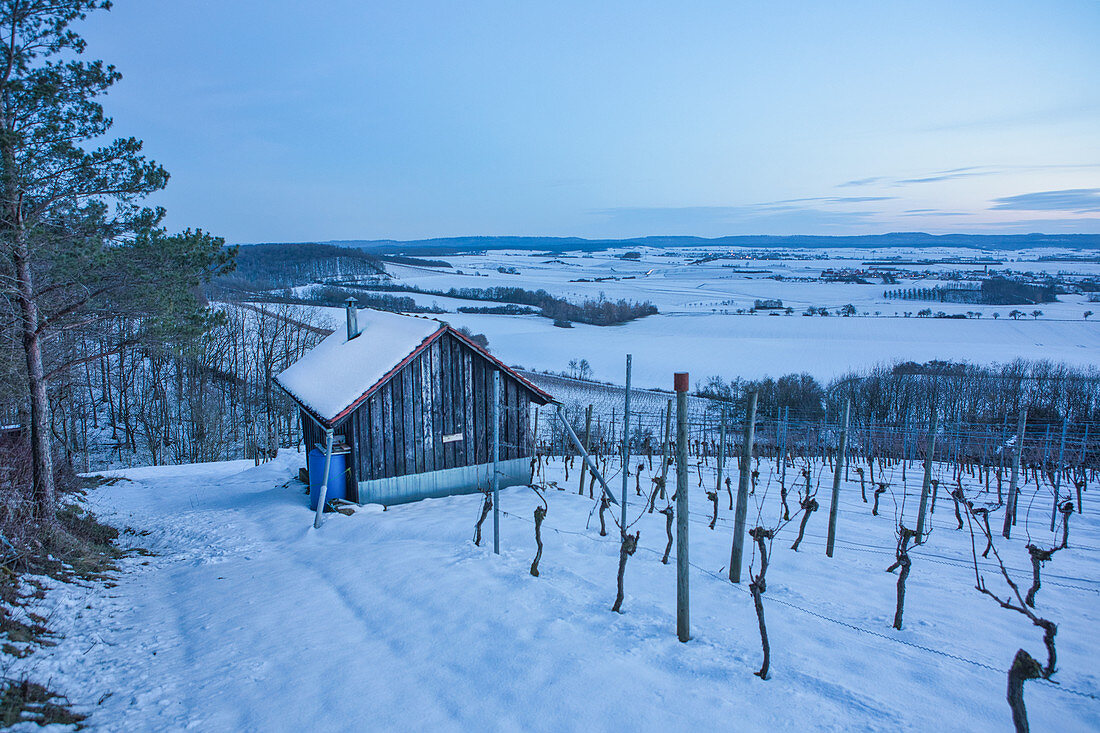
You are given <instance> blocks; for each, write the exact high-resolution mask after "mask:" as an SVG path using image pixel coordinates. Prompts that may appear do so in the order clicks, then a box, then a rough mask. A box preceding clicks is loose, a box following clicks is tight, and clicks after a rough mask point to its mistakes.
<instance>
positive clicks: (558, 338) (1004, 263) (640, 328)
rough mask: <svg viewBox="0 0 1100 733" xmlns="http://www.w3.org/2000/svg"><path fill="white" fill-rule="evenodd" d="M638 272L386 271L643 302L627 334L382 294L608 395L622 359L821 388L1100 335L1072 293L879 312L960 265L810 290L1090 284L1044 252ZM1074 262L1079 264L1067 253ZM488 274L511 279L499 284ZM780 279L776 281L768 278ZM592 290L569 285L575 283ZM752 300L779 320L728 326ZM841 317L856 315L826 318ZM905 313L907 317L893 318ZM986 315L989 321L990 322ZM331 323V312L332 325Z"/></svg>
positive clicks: (578, 261)
mask: <svg viewBox="0 0 1100 733" xmlns="http://www.w3.org/2000/svg"><path fill="white" fill-rule="evenodd" d="M633 251H637V252H638V253H639V255H640V259H638V260H626V259H622V257H621V256H622V255H623V254H625V253H626V252H627V250H625V249H612V250H607V251H603V252H595V253H564V254H547V253H532V252H529V251H489V252H487V253H484V254H471V255H456V256H447V257H446V258H445V259H446V260H447V261H448V262H450V263H451V264H452V265H453V266H454V267H453V268H452V269H438V268H425V267H415V266H407V265H392V264H391V265H387V269H388V270H389V272H390V273H391V275H392V276H393V278H394V281H395V282H398V283H402V284H406V285H412V286H416V287H418V288H422V289H425V290H433V291H446V290H447V289H449V288H452V287H453V288H487V287H496V286H511V287H521V288H525V289H528V290H537V289H540V288H541V289H544V290H546V291H547V292H549V293H551V294H552V295H555V296H559V297H564V298H568V299H569V300H571V301H574V302H579V301H582V300H585V299H596V298H599V297H601V295H602V296H604V297H606V298H608V299H611V300H618V299H620V298H624V299H627V300H635V301H645V300H648V301H651V302H653V303H654V305H656V306H657V307H658V309H659V310H660V313H659V314H658V315H655V316H650V317H648V318H644V319H641V320H638V321H634V322H631V323H627V324H623V325H619V326H611V327H595V326H585V325H583V324H575V327H574V328H572V329H563V328H557V327H555V326H554V325H553V324H552V323H551V321H549V320H548V319H546V318H542V317H539V316H494V315H479V314H463V313H457V312H456V311H457V308H458V307H460V306H475V307H476V306H480V307H484V306H494V305H500V304H499V303H488V302H483V301H466V300H457V299H454V298H448V297H440V296H435V295H424V294H410V293H396V294H397V295H402V296H408V297H412V298H414V299H415V300H416V301H417V302H418V304H420V305H429V306H430V305H433V304H434V305H437V306H439V307H440V308H443V309H445V310H447V311H448V313H447V314H444V315H440V316H438V317H439V318H441V319H444V320H447V321H448V322H450V323H452V324H453V325H455V326H466V327H469V328H471V329H472V330H474V331H475V332H480V333H484V334H486V336H488V338H489V345H490V348H491V349H492V350H493V351H494V353H495V354H497V355H498V356H499V357H501V358H502V359H503V360H504V361H505V362H507V363H509V364H518V365H522V366H524V367H527V368H529V369H540V370H550V371H554V372H558V371H562V370H565V369H566V368H567V365H568V362H569V361H570V360H572V359H578V358H585V359H587V360H588V361H589V363H590V364H591V366H592V368H593V376H594V377H595V378H596V379H601V380H609V381H615V382H617V383H622V381H623V368H624V366H623V365H624V357H625V355H626V354H627V353H631V354H633V357H634V362H633V363H634V378H635V384H637V385H639V386H645V387H663V388H668V387H670V386H671V379H672V374H673V373H674V372H677V371H688V372H690V373H691V374H692V377H693V378H694V379H696V380H704V379H706V378H707V377H709V376H714V375H721V376H723V377H725V378H730V377H734V376H740V377H742V378H759V377H763V376H772V377H777V376H780V375H783V374H787V373H791V372H809V373H811V374H813V375H814V376H815V377H817V378H819V379H826V380H827V379H829V378H832V377H835V376H838V375H840V374H843V373H845V372H847V371H849V370H852V369H861V368H866V367H869V366H873V365H876V364H880V363H893V362H894V361H897V360H912V361H918V362H923V361H928V360H931V359H944V360H966V361H970V362H974V363H991V362H1006V361H1011V360H1013V359H1016V358H1020V357H1023V358H1029V359H1050V360H1055V361H1064V362H1066V363H1069V364H1073V365H1078V366H1090V365H1093V364H1096V363H1097V361H1100V324H1098V322H1097V320H1096V319H1095V318H1094V319H1090V320H1088V321H1086V320H1084V318H1083V314H1084V312H1085V311H1087V310H1090V309H1091V310H1094V311H1100V308H1098V307H1097V306H1100V304H1098V303H1089V302H1088V300H1087V297H1086V296H1085V295H1083V294H1069V295H1062V296H1059V301H1060V302H1058V303H1046V304H1042V305H1041V306H1038V308H1039V310H1041V311H1042V313H1043V315H1042V316H1041V317H1039V318H1038V319H1034V318H1033V317H1032V316H1031V315H1027V316H1026V317H1024V318H1022V319H1020V320H1012V319H1010V318H1009V317H1008V314H1009V312H1011V311H1012V310H1014V309H1016V308H1018V309H1020V310H1022V311H1024V312H1025V313H1027V314H1030V313H1031V312H1032V311H1033V310H1035V308H1036V307H1035V306H976V305H967V304H951V303H934V302H929V301H902V300H888V299H885V298H884V297H883V291H884V290H888V289H894V288H914V287H915V288H932V287H935V286H937V285H944V284H947V283H948V282H949V281H947V280H944V279H943V278H944V277H945V273H956V272H963V273H969V275H968V276H972V277H973V279H975V280H976V279H978V278H980V277H981V276H983V273H984V266H982V265H965V264H952V263H948V264H934V265H899V266H900V267H902V268H904V269H905V270H906V271H907V272H910V273H913V274H914V278H915V279H902V280H901V282H900V283H899V284H897V285H886V284H883V283H882V282H881V281H880V280H878V279H874V278H872V279H871V280H872V284H866V285H864V284H850V283H836V282H822V281H820V280H817V281H811V280H816V279H817V278H818V277H819V276H820V275H821V273H822V271H824V270H826V269H859V268H862V269H864V270H866V269H868V265H866V264H865V263H869V262H875V261H881V260H883V259H884V258H887V257H902V258H907V259H911V260H927V259H941V260H942V259H947V258H978V257H988V258H992V259H995V260H999V261H1000V262H1001V264H996V265H991V266H990V268H991V270H995V271H998V272H1002V273H1003V272H1006V271H1012V272H1031V273H1050V274H1058V273H1073V274H1074V275H1073V277H1070V278H1069V279H1070V280H1073V279H1075V278H1077V279H1079V278H1081V277H1085V276H1088V277H1097V276H1100V264H1097V263H1093V262H1046V261H1042V262H1041V261H1038V258H1039V257H1040V256H1050V255H1054V254H1063V255H1064V254H1070V253H1068V252H1061V251H1056V250H1050V249H1043V250H1026V251H1020V252H998V251H990V252H982V251H979V250H970V249H946V248H945V249H930V248H926V249H919V248H917V249H912V250H908V249H905V248H892V249H883V250H873V249H867V250H858V249H839V250H816V249H815V250H779V251H775V252H770V253H761V252H753V251H747V250H746V251H736V252H733V253H732V255H731V256H730V257H729V258H726V259H716V260H712V261H707V262H701V263H700V262H699V260H700V259H702V258H704V257H706V256H713V255H715V254H716V253H719V252H720V250H719V249H718V248H713V247H711V248H704V247H700V248H691V249H681V248H676V249H667V250H663V249H659V248H653V247H639V248H636V249H635V250H633ZM1077 254H1080V253H1077ZM498 268H505V269H514V270H516V271H517V272H518V274H506V273H501V272H499V271H498ZM772 276H782V277H783V278H786V279H785V280H782V281H778V280H774V279H771V277H772ZM595 278H611V279H604V280H602V281H600V282H575V281H576V280H580V279H588V280H594V279H595ZM757 299H762V300H763V299H780V300H782V301H783V305H784V306H786V307H790V308H792V309H793V314H792V315H776V316H769V315H764V314H762V313H761V314H757V315H747V314H738V313H737V311H738V310H742V311H748V310H749V309H751V308H752V306H753V302H754V301H755V300H757ZM847 304H851V305H853V306H854V307H855V308H856V310H857V312H858V314H859V315H857V316H853V317H850V318H844V317H841V316H838V315H835V313H836V311H837V310H838V309H840V308H841V307H843V306H845V305H847ZM810 306H813V307H815V308H821V307H825V308H828V309H829V310H830V312H832V313H834V315H831V316H829V317H822V316H813V317H807V316H803V315H801V314H802V312H803V311H805V310H806V308H808V307H810ZM923 308H931V309H932V311H933V312H940V311H943V312H944V313H947V314H957V313H967V312H980V313H981V314H982V315H981V318H971V319H968V320H948V319H935V318H918V317H916V315H915V314H916V313H917V311H919V310H921V309H923ZM906 313H910V314H911V315H910V316H909V317H906V316H905V314H906ZM994 313H997V314H999V316H1000V317H999V318H998V319H996V320H995V319H994V317H993V314H994ZM342 319H343V316H342V315H341V314H339V313H333V323H334V324H335V325H339V323H341V322H342Z"/></svg>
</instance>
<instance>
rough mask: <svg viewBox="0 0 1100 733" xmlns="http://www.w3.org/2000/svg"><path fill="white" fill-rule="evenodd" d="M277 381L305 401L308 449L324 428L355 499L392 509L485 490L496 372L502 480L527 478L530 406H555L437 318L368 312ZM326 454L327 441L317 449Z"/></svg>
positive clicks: (531, 439)
mask: <svg viewBox="0 0 1100 733" xmlns="http://www.w3.org/2000/svg"><path fill="white" fill-rule="evenodd" d="M358 318H359V319H360V322H361V323H362V328H361V329H360V330H359V335H358V336H356V337H355V338H352V339H350V340H349V339H348V338H347V334H348V333H355V332H356V329H355V320H356V314H355V312H354V311H352V310H351V309H349V313H348V324H349V325H348V329H347V330H341V331H338V332H337V333H334V334H332V335H331V336H329V337H327V338H326V339H325V340H324V341H322V342H321V343H320V344H318V346H317V347H316V348H315V349H314V350H313V351H311V352H310V353H309V354H307V355H306V356H304V357H303V358H302V359H300V360H299V361H298V362H297V363H295V364H294V365H293V366H291V367H290V368H289V369H287V370H285V371H284V372H283V373H281V374H280V375H279V376H278V377H276V381H277V383H278V384H279V386H281V387H282V388H283V389H284V390H285V391H286V392H287V393H288V394H289V395H290V396H291V397H292V398H294V400H295V401H297V402H298V403H299V405H300V406H301V408H302V421H301V427H302V434H303V439H304V441H305V444H306V446H307V448H308V449H311V450H312V449H314V448H315V447H318V446H323V444H324V432H325V431H324V429H325V428H329V429H332V430H333V433H334V435H335V436H336V437H337V438H338V440H337V442H338V443H340V444H341V445H343V446H346V450H347V454H348V461H347V467H346V479H347V484H348V487H349V489H348V496H349V497H354V498H355V500H356V501H359V502H360V503H368V502H373V503H381V504H392V503H400V502H404V501H415V500H417V499H423V498H426V497H429V496H447V495H451V494H456V493H469V492H473V491H479V490H482V489H484V487H486V486H488V485H489V483H488V482H490V481H491V479H492V476H493V472H492V470H491V469H492V467H493V465H494V464H493V451H492V445H493V443H492V432H493V426H492V423H493V420H492V414H493V406H492V400H491V395H492V383H493V374H494V373H495V372H499V373H500V408H499V420H500V426H499V427H500V431H499V438H500V441H499V460H498V463H497V464H496V465H497V475H499V476H500V480H501V482H503V485H505V486H508V485H516V484H523V483H528V482H530V480H531V462H530V456H531V455H533V453H534V436H533V435H532V433H531V429H530V424H529V423H530V418H531V411H530V405H531V403H534V404H536V405H544V404H546V403H548V402H551V401H552V398H551V397H550V395H548V394H546V393H545V392H543V391H542V390H540V389H539V388H538V387H536V386H534V385H533V384H531V383H530V382H528V381H527V380H526V379H524V378H523V377H521V376H520V375H519V374H517V373H516V372H515V371H513V370H512V369H509V368H508V367H506V366H504V365H503V364H502V363H500V361H498V360H497V359H495V358H494V357H493V356H492V355H491V354H489V353H488V352H486V351H485V350H484V349H482V348H481V347H479V346H478V345H477V344H476V343H474V342H473V341H471V340H470V339H469V338H467V337H466V336H465V335H463V334H462V333H460V332H458V331H455V330H454V329H452V328H451V327H450V326H448V325H446V324H444V323H441V322H439V321H436V320H433V319H427V318H420V317H409V316H400V315H395V314H392V313H380V312H378V311H371V310H362V311H359V312H358ZM322 449H323V447H322Z"/></svg>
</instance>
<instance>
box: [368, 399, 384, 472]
mask: <svg viewBox="0 0 1100 733" xmlns="http://www.w3.org/2000/svg"><path fill="white" fill-rule="evenodd" d="M368 402H369V404H370V423H369V425H368V429H369V430H370V478H372V479H376V478H382V477H383V476H385V468H384V465H385V464H384V463H383V452H382V395H381V394H380V393H378V392H375V393H374V394H373V395H371V397H370V400H368Z"/></svg>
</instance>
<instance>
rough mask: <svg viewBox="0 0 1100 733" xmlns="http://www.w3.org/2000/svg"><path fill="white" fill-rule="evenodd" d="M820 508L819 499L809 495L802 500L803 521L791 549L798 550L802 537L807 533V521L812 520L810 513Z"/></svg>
mask: <svg viewBox="0 0 1100 733" xmlns="http://www.w3.org/2000/svg"><path fill="white" fill-rule="evenodd" d="M817 509H818V503H817V499H815V498H814V497H812V496H811V497H809V498H807V499H803V500H802V521H801V522H800V523H799V525H798V537H797V538H795V541H794V544H793V545H791V549H792V550H794V551H795V552H797V551H798V546H799V545H800V544H802V537H803V535H805V533H806V522H808V521H810V515H811V514H813V513H814V512H816V511H817Z"/></svg>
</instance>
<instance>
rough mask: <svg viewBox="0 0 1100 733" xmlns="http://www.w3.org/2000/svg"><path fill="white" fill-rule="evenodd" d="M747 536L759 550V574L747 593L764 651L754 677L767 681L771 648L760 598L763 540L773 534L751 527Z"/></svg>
mask: <svg viewBox="0 0 1100 733" xmlns="http://www.w3.org/2000/svg"><path fill="white" fill-rule="evenodd" d="M749 536H750V537H752V538H753V539H754V540H756V546H757V548H758V549H759V550H760V572H759V573H757V574H756V576H755V577H753V579H752V582H751V583H749V592H750V593H752V602H753V606H754V607H755V608H756V622H757V624H758V625H759V627H760V646H761V647H762V648H763V651H764V661H763V662H762V663H761V665H760V669H759V670H758V671H757V672H756V676H757V677H759V678H760V679H762V680H766V679H768V667H769V666H770V664H771V646H770V645H769V644H768V627H767V625H766V624H765V623H764V601H763V598H762V596H763V595H764V591H766V590H767V582H766V580H765V577H764V576H765V574H766V573H767V572H768V547H767V545H765V544H764V540H766V539H767V540H770V539H771V538H772V537H773V536H774V534H773V533H772V532H771V531H770V530H766V529H764V528H763V527H753V528H752V529H751V530H749Z"/></svg>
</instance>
